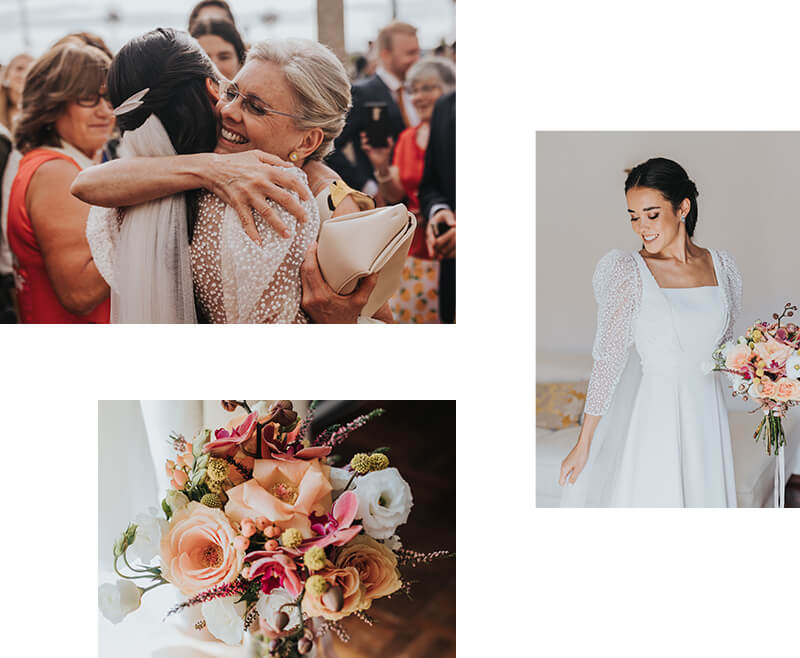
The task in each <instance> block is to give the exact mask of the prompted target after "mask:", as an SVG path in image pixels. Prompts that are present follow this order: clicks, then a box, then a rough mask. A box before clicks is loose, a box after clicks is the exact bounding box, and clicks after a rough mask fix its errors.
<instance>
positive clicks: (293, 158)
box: [289, 151, 300, 162]
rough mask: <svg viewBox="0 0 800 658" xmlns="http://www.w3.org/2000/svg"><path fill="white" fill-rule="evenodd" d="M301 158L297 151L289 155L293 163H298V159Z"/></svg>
mask: <svg viewBox="0 0 800 658" xmlns="http://www.w3.org/2000/svg"><path fill="white" fill-rule="evenodd" d="M299 157H300V156H299V155H297V151H292V152H291V153H290V154H289V159H290V160H291V161H292V162H297V158H299Z"/></svg>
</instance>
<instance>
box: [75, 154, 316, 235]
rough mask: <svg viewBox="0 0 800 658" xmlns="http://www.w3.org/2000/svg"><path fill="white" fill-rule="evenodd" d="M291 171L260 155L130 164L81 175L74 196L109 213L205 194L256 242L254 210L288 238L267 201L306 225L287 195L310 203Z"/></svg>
mask: <svg viewBox="0 0 800 658" xmlns="http://www.w3.org/2000/svg"><path fill="white" fill-rule="evenodd" d="M293 166H294V165H290V164H288V163H286V162H284V161H283V160H281V159H280V158H278V157H276V156H274V155H271V154H269V153H265V152H263V151H258V150H252V151H246V152H243V153H234V154H225V155H223V154H218V153H196V154H192V155H174V156H167V157H153V158H144V157H138V158H129V159H128V158H126V159H122V160H112V161H111V162H106V163H104V164H101V165H96V166H94V167H89V168H87V169H85V170H83V171H82V172H81V173H80V174H79V175H78V177H77V178H76V179H75V182H74V183H73V185H72V188H71V192H72V194H73V195H75V196H76V197H77V198H79V199H80V200H81V201H84V202H86V203H89V204H91V205H94V206H104V207H109V208H110V207H124V206H132V205H137V204H140V203H144V202H146V201H152V200H154V199H160V198H162V197H165V196H169V195H172V194H179V193H181V192H185V191H187V190H194V189H198V188H205V189H207V190H209V191H211V192H213V193H214V194H216V195H217V196H218V197H219V198H220V199H222V201H224V202H225V204H226V205H229V206H231V207H232V208H233V209H234V210H236V213H237V215H239V218H240V220H241V222H242V226H243V227H244V229H245V231H246V232H247V234H248V235H249V236H250V237H251V238H253V239H255V240H256V241H257V240H258V231H257V230H256V227H255V222H254V221H253V215H252V210H253V209H254V210H256V211H257V212H258V213H259V214H260V215H261V216H262V217H263V218H264V219H265V220H266V221H267V222H268V223H269V224H270V225H271V226H272V227H273V228H274V229H275V230H276V231H278V232H279V233H281V234H283V235H287V231H286V227H285V226H284V224H283V222H281V221H280V219H279V218H278V216H277V214H276V213H275V212H274V211H273V210H272V208H270V207H269V205H268V204H267V203H266V199H267V198H270V199H272V200H274V201H276V202H277V203H279V204H280V205H282V206H283V207H284V208H286V210H288V211H289V212H290V213H291V214H292V215H294V216H295V217H297V218H298V220H300V221H301V222H304V221H306V220H307V219H308V215H307V213H306V211H305V210H304V209H303V207H302V205H301V204H300V203H298V201H297V200H296V199H294V198H293V197H292V195H291V194H290V193H289V190H292V191H294V192H296V193H297V194H298V195H299V196H300V198H301V199H305V200H309V199H310V198H311V196H310V192H309V190H308V188H307V187H306V186H305V185H304V184H303V183H302V181H301V180H299V179H298V178H297V177H295V176H293V175H291V173H290V172H289V171H287V169H288V168H289V167H293Z"/></svg>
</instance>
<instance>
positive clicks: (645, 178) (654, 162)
mask: <svg viewBox="0 0 800 658" xmlns="http://www.w3.org/2000/svg"><path fill="white" fill-rule="evenodd" d="M634 187H647V188H650V189H652V190H658V191H659V192H661V194H662V196H663V197H664V198H665V199H666V200H667V201H669V202H670V203H671V204H672V209H673V210H674V211H676V212H677V211H678V208H679V207H680V205H681V202H682V201H683V200H684V199H689V202H690V203H691V208H689V214H688V215H686V233H687V234H688V235H689V237H692V235H693V234H694V228H695V226H697V187H696V186H695V184H694V182H693V181H692V180H691V179H690V178H689V175H688V174H687V173H686V170H685V169H684V168H683V167H681V166H680V165H679V164H678V163H677V162H675V161H674V160H669V159H667V158H650V159H649V160H648V161H647V162H643V163H642V164H639V165H636V166H635V167H634V168H633V169H631V173H629V174H628V178H626V179H625V192H627V191H628V190H630V189H632V188H634Z"/></svg>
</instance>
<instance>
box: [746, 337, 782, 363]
mask: <svg viewBox="0 0 800 658" xmlns="http://www.w3.org/2000/svg"><path fill="white" fill-rule="evenodd" d="M753 351H754V352H755V353H756V355H757V356H758V358H759V359H761V360H762V361H763V362H764V363H766V364H767V368H772V365H771V364H772V362H773V361H776V362H777V363H778V367H782V366H783V364H784V363H786V359H788V358H789V357H790V356H791V354H792V348H791V347H789V346H788V345H784V344H783V343H779V342H778V341H777V340H775V339H774V338H772V337H769V338H767V341H766V342H765V343H756V346H755V347H754V348H753Z"/></svg>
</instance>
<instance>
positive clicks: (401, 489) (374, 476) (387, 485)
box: [355, 467, 414, 539]
mask: <svg viewBox="0 0 800 658" xmlns="http://www.w3.org/2000/svg"><path fill="white" fill-rule="evenodd" d="M355 492H356V496H358V512H357V513H356V518H357V519H361V525H362V526H364V530H365V531H366V533H367V534H368V535H370V536H371V537H374V538H375V539H386V538H387V537H391V536H392V535H393V534H394V532H395V530H397V527H398V526H400V525H403V524H404V523H405V522H406V521H407V520H408V515H409V513H410V512H411V506H412V505H413V504H414V499H413V497H412V496H411V487H409V486H408V482H406V481H405V480H404V479H403V478H402V476H401V475H400V471H398V470H397V469H396V468H394V467H391V468H384V469H383V470H381V471H373V472H372V473H367V474H366V475H363V476H361V477H359V478H356V489H355Z"/></svg>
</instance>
